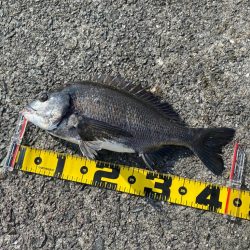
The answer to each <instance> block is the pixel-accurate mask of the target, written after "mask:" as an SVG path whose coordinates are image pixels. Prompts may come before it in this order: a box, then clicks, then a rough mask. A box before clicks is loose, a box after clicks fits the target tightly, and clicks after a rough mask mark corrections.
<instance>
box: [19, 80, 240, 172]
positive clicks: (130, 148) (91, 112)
mask: <svg viewBox="0 0 250 250" xmlns="http://www.w3.org/2000/svg"><path fill="white" fill-rule="evenodd" d="M23 115H24V116H25V117H26V119H27V120H29V121H30V122H32V123H34V124H35V125H37V126H38V127H40V128H42V129H45V130H47V131H48V132H49V133H50V134H52V135H54V136H57V137H59V138H62V139H64V140H66V141H70V142H72V143H75V144H78V145H79V146H80V149H81V152H82V154H83V155H84V156H86V157H87V158H90V159H94V158H95V156H96V155H97V151H99V150H101V149H107V150H110V151H115V152H124V153H137V154H139V155H140V156H141V157H142V158H143V159H144V161H145V163H146V164H147V165H148V166H150V165H151V164H152V161H151V156H152V155H153V154H154V153H157V152H158V151H160V150H161V151H162V149H164V147H166V146H167V145H180V146H184V147H187V148H189V149H191V150H192V151H193V152H194V153H195V154H196V155H197V156H198V157H199V158H200V159H201V161H202V162H203V163H204V164H205V166H206V167H207V168H209V169H210V170H211V171H212V172H213V173H214V174H217V175H219V174H221V173H222V171H223V169H224V164H223V160H222V157H221V153H222V147H223V146H224V145H226V144H227V143H229V142H230V141H231V140H232V139H233V136H234V133H235V131H234V129H232V128H189V127H187V126H185V125H184V124H183V123H182V122H181V121H180V119H179V117H178V115H177V114H176V113H175V112H174V111H173V109H172V108H171V106H170V105H169V104H167V103H161V102H160V101H159V99H158V98H157V97H154V96H153V95H152V94H151V93H149V92H147V91H146V90H144V89H143V88H142V87H141V86H133V85H131V84H130V83H127V82H125V81H123V80H121V79H118V78H106V79H101V78H100V79H98V80H92V81H83V82H80V83H75V84H72V85H69V86H66V87H65V88H63V89H62V90H59V91H57V92H53V93H42V94H41V95H40V97H39V98H38V99H37V100H35V101H33V102H31V103H30V104H29V105H27V107H26V108H25V109H24V111H23ZM151 167H153V166H152V165H151Z"/></svg>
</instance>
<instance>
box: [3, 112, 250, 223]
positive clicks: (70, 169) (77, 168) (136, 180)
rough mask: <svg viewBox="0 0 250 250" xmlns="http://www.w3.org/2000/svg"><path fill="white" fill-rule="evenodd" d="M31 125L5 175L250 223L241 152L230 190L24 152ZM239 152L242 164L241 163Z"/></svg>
mask: <svg viewBox="0 0 250 250" xmlns="http://www.w3.org/2000/svg"><path fill="white" fill-rule="evenodd" d="M26 125H27V121H26V120H25V119H24V118H23V117H22V116H20V119H19V122H18V128H17V129H16V132H15V135H14V136H13V138H12V141H11V145H10V149H9V152H8V154H7V157H6V163H5V165H6V169H9V170H13V169H18V170H21V171H24V172H29V173H34V174H38V175H43V176H50V177H55V178H59V179H62V180H67V181H74V182H78V183H82V184H88V185H93V186H96V187H100V188H107V189H111V190H116V191H120V192H124V193H129V194H132V195H139V196H142V197H149V198H152V199H155V200H158V201H167V202H169V203H174V204H178V205H183V206H189V207H193V208H198V209H203V210H208V211H212V212H216V213H220V214H226V215H231V216H233V217H237V218H243V219H247V220H250V191H246V190H241V189H237V188H234V187H235V186H236V187H240V185H239V183H241V179H239V178H242V174H243V165H244V156H243V155H242V153H241V154H240V151H238V147H237V148H236V149H237V150H236V149H235V152H234V161H233V168H232V170H233V171H232V172H231V175H230V181H231V183H232V185H230V186H229V187H226V186H219V185H215V184H211V183H208V182H201V181H196V180H191V179H187V178H182V177H178V176H174V175H171V174H161V173H157V172H154V171H150V170H146V169H140V168H136V167H128V166H124V165H120V164H113V163H107V162H101V161H96V160H89V159H86V158H84V157H78V156H72V155H66V154H61V153H55V152H53V151H48V150H41V149H34V148H30V147H27V146H22V145H21V140H22V137H23V135H24V131H25V128H26ZM237 152H238V153H239V156H240V158H239V159H241V161H240V162H237ZM234 173H235V174H236V175H237V176H239V177H238V178H237V179H234V178H233V177H234V176H235V175H234ZM236 180H238V182H236ZM236 184H237V185H236Z"/></svg>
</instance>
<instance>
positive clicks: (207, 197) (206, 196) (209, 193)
mask: <svg viewBox="0 0 250 250" xmlns="http://www.w3.org/2000/svg"><path fill="white" fill-rule="evenodd" d="M219 197H220V188H219V187H216V186H212V185H209V186H207V187H205V188H204V189H203V190H202V191H201V193H200V194H199V195H198V196H197V197H196V203H198V204H200V205H205V206H207V205H208V209H209V211H214V212H216V211H217V209H218V208H221V206H222V203H221V202H220V201H219Z"/></svg>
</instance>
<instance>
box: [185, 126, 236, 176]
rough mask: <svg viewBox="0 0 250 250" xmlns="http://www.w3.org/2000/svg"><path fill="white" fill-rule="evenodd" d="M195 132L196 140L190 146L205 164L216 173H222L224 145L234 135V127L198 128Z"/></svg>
mask: <svg viewBox="0 0 250 250" xmlns="http://www.w3.org/2000/svg"><path fill="white" fill-rule="evenodd" d="M192 130H193V132H194V141H193V143H192V146H191V147H190V148H191V149H192V150H193V152H194V153H195V154H196V155H197V156H198V157H199V158H200V160H201V161H202V162H203V163H204V164H205V166H206V167H207V168H208V169H209V170H211V171H212V172H213V173H214V174H216V175H220V174H221V173H222V171H223V170H224V162H223V159H222V157H221V153H222V147H223V146H225V145H226V144H228V143H229V142H230V141H231V140H232V139H233V137H234V134H235V130H234V129H232V128H197V129H192Z"/></svg>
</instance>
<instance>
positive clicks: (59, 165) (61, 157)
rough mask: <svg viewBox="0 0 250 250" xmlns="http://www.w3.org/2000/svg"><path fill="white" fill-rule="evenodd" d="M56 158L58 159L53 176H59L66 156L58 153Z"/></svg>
mask: <svg viewBox="0 0 250 250" xmlns="http://www.w3.org/2000/svg"><path fill="white" fill-rule="evenodd" d="M57 159H58V161H57V166H56V171H55V173H54V177H56V178H61V176H62V172H63V168H64V165H65V160H66V157H65V156H64V155H58V156H57Z"/></svg>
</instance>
